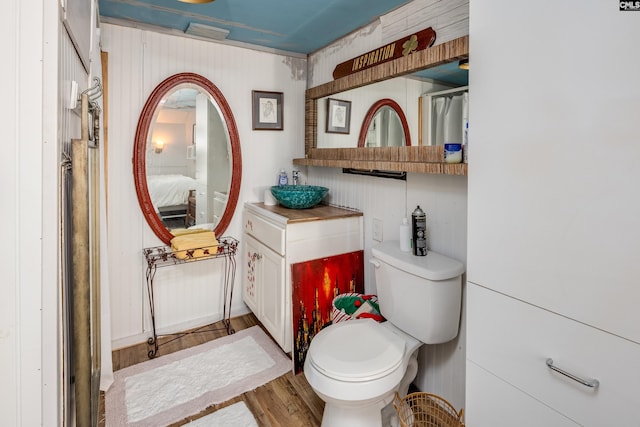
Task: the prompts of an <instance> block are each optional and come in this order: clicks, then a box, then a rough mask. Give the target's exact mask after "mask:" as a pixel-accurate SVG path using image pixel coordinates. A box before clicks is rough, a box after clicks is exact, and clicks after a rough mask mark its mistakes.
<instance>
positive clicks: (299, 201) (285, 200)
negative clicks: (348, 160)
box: [271, 185, 329, 209]
mask: <svg viewBox="0 0 640 427" xmlns="http://www.w3.org/2000/svg"><path fill="white" fill-rule="evenodd" d="M328 192H329V189H328V188H327V187H320V186H317V185H275V186H273V187H271V194H273V197H275V198H276V200H277V201H278V202H279V203H280V204H281V205H282V206H284V207H287V208H290V209H307V208H312V207H314V206H315V205H317V204H318V203H320V201H322V199H323V198H324V196H326V195H327V193H328Z"/></svg>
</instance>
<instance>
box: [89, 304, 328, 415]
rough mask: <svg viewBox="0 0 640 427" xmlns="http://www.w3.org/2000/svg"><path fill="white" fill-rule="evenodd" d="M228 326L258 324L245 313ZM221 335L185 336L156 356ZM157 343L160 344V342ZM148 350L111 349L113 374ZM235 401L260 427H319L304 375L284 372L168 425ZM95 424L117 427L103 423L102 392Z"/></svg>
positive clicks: (316, 403) (316, 404)
mask: <svg viewBox="0 0 640 427" xmlns="http://www.w3.org/2000/svg"><path fill="white" fill-rule="evenodd" d="M231 325H232V327H233V328H234V329H235V330H236V331H239V330H242V329H246V328H250V327H251V326H254V325H259V322H258V321H257V319H256V318H255V316H254V315H253V314H247V315H244V316H240V317H235V318H233V319H231ZM263 329H264V328H263ZM265 332H266V331H265ZM223 336H226V331H225V330H224V329H219V330H216V331H212V332H201V333H195V334H190V335H186V336H184V337H182V338H180V339H178V340H175V341H173V342H171V343H169V344H166V345H164V346H162V347H160V351H159V356H157V357H162V355H165V354H169V353H172V352H175V351H178V350H182V349H184V348H189V347H193V346H196V345H199V344H203V343H205V342H207V341H211V340H213V339H216V338H220V337H223ZM166 340H168V338H165V339H164V341H166ZM161 342H163V341H162V340H161ZM148 350H149V348H148V346H147V344H146V343H143V344H138V345H135V346H132V347H127V348H124V349H120V350H115V351H114V352H113V370H114V371H117V370H119V369H123V368H126V367H127V366H131V365H134V364H136V363H141V362H144V361H146V360H149V359H148V357H147V352H148ZM239 401H244V403H245V404H246V405H247V407H248V408H249V410H250V411H251V412H252V413H253V416H254V417H255V419H256V421H257V423H258V425H259V426H260V427H316V426H320V423H321V420H322V411H323V409H324V402H323V401H322V400H321V399H320V398H319V397H318V396H317V395H316V394H315V393H314V391H313V390H312V389H311V387H310V386H309V384H308V383H307V381H306V378H305V377H304V374H300V375H293V374H292V373H291V372H288V373H287V374H285V375H283V376H281V377H279V378H276V379H275V380H273V381H271V382H269V383H267V384H265V385H263V386H261V387H258V388H257V389H255V390H253V391H249V392H247V393H244V394H242V395H240V396H237V397H235V398H233V399H231V400H229V401H227V402H223V403H220V404H217V405H212V406H210V407H208V408H207V409H206V410H204V411H202V412H200V413H199V414H195V415H194V416H192V417H189V418H187V419H184V420H182V421H180V422H178V423H175V424H171V427H175V426H181V425H184V424H186V423H188V422H190V421H193V420H195V419H197V418H201V417H203V416H205V415H207V414H210V413H212V412H215V411H217V410H218V409H221V408H224V407H226V406H229V405H231V404H233V403H236V402H239ZM98 425H99V427H119V426H107V425H106V424H105V413H104V393H102V392H101V393H100V415H99V422H98Z"/></svg>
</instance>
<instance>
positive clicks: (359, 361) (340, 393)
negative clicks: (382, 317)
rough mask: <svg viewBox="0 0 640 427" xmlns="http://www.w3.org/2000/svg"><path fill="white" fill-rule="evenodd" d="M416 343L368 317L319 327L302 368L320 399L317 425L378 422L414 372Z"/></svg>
mask: <svg viewBox="0 0 640 427" xmlns="http://www.w3.org/2000/svg"><path fill="white" fill-rule="evenodd" d="M421 345H422V343H421V342H420V341H418V340H417V339H415V338H413V337H412V336H410V335H408V334H405V333H404V332H402V331H401V330H399V329H398V328H396V327H395V326H393V324H391V323H390V322H383V323H378V322H376V321H375V320H372V319H357V320H351V321H346V322H340V323H336V324H335V325H333V326H330V327H328V328H325V329H324V330H322V331H320V333H318V334H317V335H316V336H315V337H314V338H313V340H312V341H311V346H310V348H309V351H308V352H307V357H306V360H305V364H304V372H305V376H306V377H307V380H308V382H309V384H312V387H313V389H314V391H315V392H316V393H317V394H318V396H320V398H321V399H322V400H323V401H324V402H325V410H324V414H323V418H322V425H323V426H332V427H338V426H354V427H359V426H362V427H365V426H366V427H374V426H381V425H382V424H381V415H380V411H381V410H382V408H384V407H385V406H386V405H388V404H389V403H390V402H391V401H392V400H393V397H394V395H395V392H396V391H397V390H398V389H399V388H405V389H408V387H409V384H410V383H411V381H412V380H413V378H414V377H415V375H416V372H417V355H418V352H417V350H418V348H419V347H420V346H421ZM409 366H411V369H408V367H409ZM407 374H408V376H409V377H410V378H405V377H406V376H407ZM402 383H406V384H402ZM401 384H402V385H401ZM404 393H405V394H406V390H405V391H404Z"/></svg>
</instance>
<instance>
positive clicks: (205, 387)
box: [105, 326, 291, 427]
mask: <svg viewBox="0 0 640 427" xmlns="http://www.w3.org/2000/svg"><path fill="white" fill-rule="evenodd" d="M289 370H291V360H289V359H288V358H287V357H286V356H285V355H284V354H283V353H282V351H281V350H280V348H279V347H278V346H276V344H275V343H274V342H273V341H271V339H270V338H269V337H268V336H267V335H266V334H265V333H264V332H263V331H262V329H260V327H258V326H253V327H251V328H249V329H244V330H242V331H239V332H236V333H235V334H233V335H229V336H226V337H223V338H218V339H216V340H213V341H209V342H208V343H205V344H202V345H199V346H197V347H192V348H188V349H185V350H181V351H178V352H175V353H171V354H167V355H164V356H160V357H158V358H157V359H152V360H149V361H146V362H143V363H140V364H137V365H133V366H130V367H128V368H125V369H121V370H119V371H116V372H115V373H114V383H113V385H112V386H111V387H110V388H109V390H108V391H107V393H106V396H105V402H106V403H105V417H106V427H115V426H118V427H120V426H130V427H160V426H166V425H168V424H171V423H174V422H176V421H180V420H182V419H184V418H186V417H188V416H189V415H195V414H197V413H198V412H200V411H202V410H203V409H206V408H207V407H208V406H210V405H213V404H216V403H221V402H225V401H227V400H229V399H231V398H233V397H235V396H238V395H240V394H242V393H244V392H247V391H250V390H253V389H255V388H257V387H259V386H261V385H263V384H266V383H267V382H269V381H271V380H273V379H275V378H277V377H279V376H281V375H283V374H285V373H286V372H288V371H289Z"/></svg>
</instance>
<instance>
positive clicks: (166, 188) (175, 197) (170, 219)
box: [147, 174, 196, 228]
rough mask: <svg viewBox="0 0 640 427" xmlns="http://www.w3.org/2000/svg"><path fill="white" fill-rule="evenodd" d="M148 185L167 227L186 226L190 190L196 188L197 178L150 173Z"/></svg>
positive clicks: (155, 207) (155, 205)
mask: <svg viewBox="0 0 640 427" xmlns="http://www.w3.org/2000/svg"><path fill="white" fill-rule="evenodd" d="M147 187H148V189H149V196H150V197H151V202H152V203H153V207H154V209H155V211H156V212H157V213H158V214H159V215H160V218H161V219H162V221H163V222H164V223H166V224H167V227H168V228H176V227H184V226H185V217H186V215H187V204H188V203H189V192H190V191H191V190H195V189H196V180H195V179H193V178H190V177H188V176H185V175H177V174H170V175H149V176H147Z"/></svg>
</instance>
